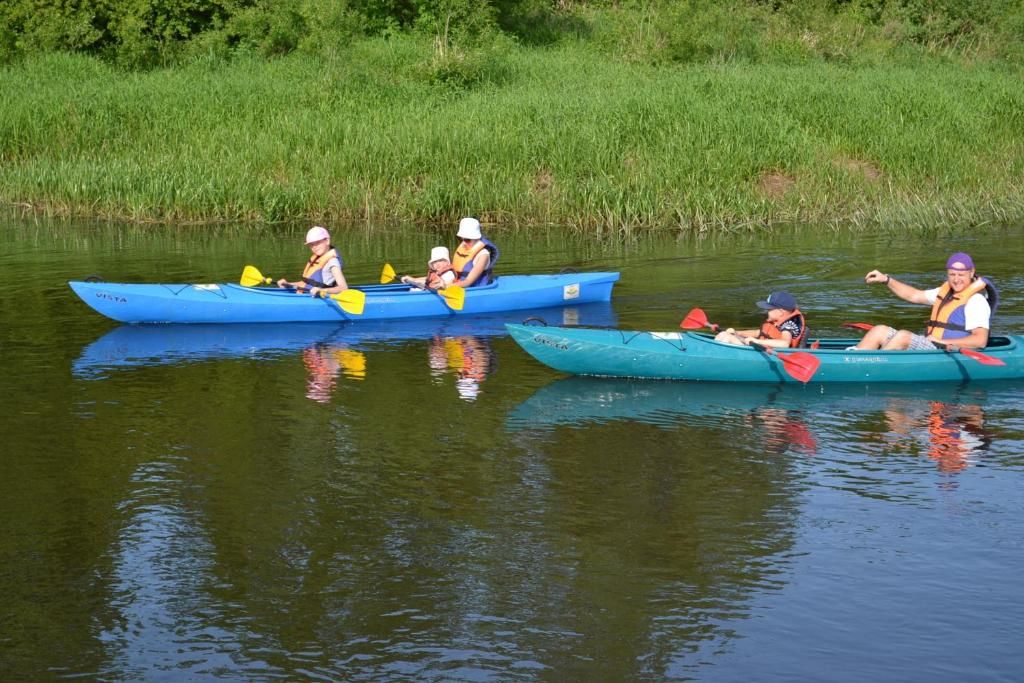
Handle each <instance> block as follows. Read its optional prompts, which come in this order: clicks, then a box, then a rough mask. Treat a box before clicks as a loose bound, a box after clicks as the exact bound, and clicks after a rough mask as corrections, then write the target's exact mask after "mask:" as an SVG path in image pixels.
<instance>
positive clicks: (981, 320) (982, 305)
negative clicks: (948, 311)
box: [924, 287, 992, 332]
mask: <svg viewBox="0 0 1024 683" xmlns="http://www.w3.org/2000/svg"><path fill="white" fill-rule="evenodd" d="M939 289H941V288H940V287H936V288H935V289H926V290H925V292H924V295H925V296H926V297H927V298H928V303H930V304H934V303H935V300H936V299H938V298H939ZM991 317H992V308H991V307H989V305H988V297H986V296H985V294H984V292H978V293H977V294H972V295H971V298H970V299H968V300H967V305H966V306H964V327H965V328H967V331H968V332H970V331H971V330H976V329H978V328H979V327H984V328H985V329H986V330H987V329H989V319H990V318H991Z"/></svg>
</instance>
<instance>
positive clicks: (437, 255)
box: [427, 247, 452, 266]
mask: <svg viewBox="0 0 1024 683" xmlns="http://www.w3.org/2000/svg"><path fill="white" fill-rule="evenodd" d="M441 259H444V260H445V261H451V260H452V257H451V254H449V253H448V247H434V248H433V249H431V250H430V260H429V261H427V265H428V266H429V265H430V264H431V263H433V262H434V261H440V260H441Z"/></svg>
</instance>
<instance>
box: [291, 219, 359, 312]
mask: <svg viewBox="0 0 1024 683" xmlns="http://www.w3.org/2000/svg"><path fill="white" fill-rule="evenodd" d="M306 246H307V247H309V249H310V251H312V252H313V255H312V256H310V257H309V261H307V262H306V267H305V268H303V269H302V278H301V279H299V280H297V281H295V282H290V281H288V280H286V279H285V278H281V279H280V280H278V281H277V286H278V287H281V288H288V287H292V288H294V289H295V290H296V291H298V292H303V291H305V290H306V289H309V293H310V294H311V295H312V296H320V295H321V293H322V294H337V293H338V292H344V291H345V290H346V289H348V283H347V282H346V281H345V274H344V273H343V272H342V270H341V269H342V261H341V255H340V254H339V253H338V250H337V249H335V248H334V245H332V244H331V234H330V233H329V232H327V228H324V227H321V226H319V225H314V226H313V227H312V228H310V229H309V231H308V232H307V233H306Z"/></svg>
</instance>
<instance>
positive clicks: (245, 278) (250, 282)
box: [238, 266, 273, 287]
mask: <svg viewBox="0 0 1024 683" xmlns="http://www.w3.org/2000/svg"><path fill="white" fill-rule="evenodd" d="M271 282H273V280H271V279H270V278H269V277H264V276H263V273H261V272H260V271H259V269H258V268H257V267H256V266H246V267H245V268H243V269H242V279H240V280H239V281H238V284H240V285H242V286H243V287H255V286H256V285H269V284H270V283H271Z"/></svg>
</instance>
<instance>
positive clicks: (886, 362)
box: [508, 324, 1024, 383]
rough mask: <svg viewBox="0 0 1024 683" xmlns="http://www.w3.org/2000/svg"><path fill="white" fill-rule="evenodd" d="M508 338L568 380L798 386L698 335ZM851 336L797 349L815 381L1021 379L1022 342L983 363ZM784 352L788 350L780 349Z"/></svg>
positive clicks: (580, 333) (516, 334)
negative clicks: (860, 342)
mask: <svg viewBox="0 0 1024 683" xmlns="http://www.w3.org/2000/svg"><path fill="white" fill-rule="evenodd" d="M508 330H509V333H510V334H511V335H512V338H513V339H515V341H516V342H517V343H518V344H519V345H520V346H521V347H522V348H523V349H524V350H526V352H527V353H529V354H530V355H531V356H533V357H534V358H536V359H537V360H538V361H540V362H541V363H543V364H545V365H547V366H549V367H552V368H554V369H555V370H559V371H561V372H566V373H569V374H573V375H595V376H604V377H638V378H646V379H672V380H690V381H700V382H755V383H779V382H794V383H795V382H797V381H798V380H796V379H794V378H793V377H791V376H790V375H789V374H788V373H787V372H786V370H785V368H784V366H783V363H782V361H780V360H779V359H778V358H777V357H775V356H772V355H769V354H767V353H764V352H762V351H758V350H757V349H754V348H751V347H748V346H733V345H731V344H722V343H720V342H716V341H714V338H713V337H712V336H711V335H708V334H703V333H697V332H638V331H630V330H618V329H593V328H572V327H542V326H537V325H521V324H510V325H508ZM856 342H857V340H855V339H833V340H822V342H821V348H820V349H816V350H809V349H801V352H802V353H810V354H813V355H814V356H816V357H817V358H818V359H819V360H820V361H821V365H820V366H819V368H818V370H817V372H816V373H815V374H814V376H813V378H812V379H811V381H812V382H814V383H819V382H963V381H977V380H1001V379H1020V378H1024V338H1022V337H1020V336H1016V335H1015V336H1009V337H993V338H992V341H991V343H990V346H989V347H987V348H986V349H985V350H984V354H985V355H986V356H992V357H995V358H998V359H1000V360H1002V361H1003V362H1004V363H1005V365H1001V366H993V365H985V364H982V363H980V362H978V361H977V360H974V359H972V358H970V357H968V356H966V355H964V354H960V353H947V352H945V351H847V350H846V347H847V346H850V345H852V344H855V343H856ZM782 353H786V352H785V351H783V352H782Z"/></svg>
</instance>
